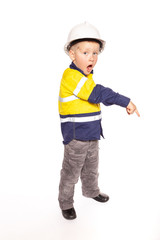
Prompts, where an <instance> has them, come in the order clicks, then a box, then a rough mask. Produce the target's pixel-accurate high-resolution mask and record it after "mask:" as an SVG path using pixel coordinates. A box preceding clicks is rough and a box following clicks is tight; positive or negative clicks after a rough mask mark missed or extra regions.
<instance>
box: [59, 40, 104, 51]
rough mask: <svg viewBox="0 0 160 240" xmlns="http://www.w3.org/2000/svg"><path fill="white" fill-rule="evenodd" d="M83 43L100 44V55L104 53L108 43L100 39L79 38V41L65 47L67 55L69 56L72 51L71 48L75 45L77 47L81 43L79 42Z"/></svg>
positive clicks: (69, 43) (68, 43)
mask: <svg viewBox="0 0 160 240" xmlns="http://www.w3.org/2000/svg"><path fill="white" fill-rule="evenodd" d="M83 41H92V42H97V43H99V44H100V53H101V52H103V50H104V48H105V44H106V42H105V41H104V40H102V39H99V38H79V39H75V40H73V41H71V42H67V43H66V44H65V45H64V51H65V53H66V54H67V55H69V50H70V49H71V47H72V46H73V45H75V44H76V43H79V42H83Z"/></svg>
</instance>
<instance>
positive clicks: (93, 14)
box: [0, 0, 160, 240]
mask: <svg viewBox="0 0 160 240" xmlns="http://www.w3.org/2000/svg"><path fill="white" fill-rule="evenodd" d="M158 4H159V1H158V0H157V1H156V0H145V1H144V0H134V1H131V0H121V1H119V0H105V1H103V0H99V1H94V0H93V1H90V0H88V1H86V0H81V1H73V0H67V1H62V0H59V1H54V0H53V1H49V0H45V1H43V0H39V1H38V0H37V1H36V0H28V1H23V0H21V1H20V0H19V1H17V0H15V1H8V0H2V1H1V2H0V239H2V240H35V239H38V240H52V239H54V240H63V239H70V240H73V239H74V240H82V239H84V240H85V239H87V240H89V239H90V240H101V239H108V240H117V239H120V240H121V239H123V240H160V204H159V203H160V165H159V160H160V153H159V148H160V146H159V135H160V128H159V122H160V114H159V80H160V31H159V30H160V14H159V13H160V7H159V5H158ZM84 21H88V22H89V23H91V24H93V25H95V26H96V27H97V28H98V29H99V31H100V33H101V36H102V38H104V39H105V40H106V48H105V51H104V52H103V53H102V54H101V55H100V56H99V61H98V63H97V65H96V67H95V71H94V73H95V74H94V79H95V82H96V83H99V84H102V85H104V86H106V87H110V88H112V89H113V90H115V91H118V92H119V93H121V94H124V95H126V96H128V97H130V98H131V99H132V101H133V102H134V103H135V104H136V105H137V108H138V109H139V112H140V114H141V117H140V118H138V117H137V116H136V114H134V115H132V116H128V115H127V114H126V111H125V109H124V108H120V107H117V106H112V107H108V108H107V107H104V106H102V113H103V129H104V135H105V139H104V140H101V141H100V166H99V172H100V176H99V185H100V188H101V190H102V192H105V193H107V194H109V196H110V201H109V202H108V203H106V204H100V203H97V202H95V201H93V200H92V199H87V198H84V197H82V195H81V184H80V182H79V183H78V184H77V185H76V191H75V208H76V211H77V215H78V217H77V219H76V220H75V221H71V222H68V221H66V220H65V219H63V217H62V216H61V211H60V209H59V206H58V201H57V198H58V185H59V175H60V169H61V164H62V159H63V144H62V136H61V132H60V123H59V115H58V105H57V99H58V93H59V85H60V80H61V76H62V73H63V71H64V70H65V68H67V67H68V65H69V64H70V59H69V58H68V56H67V55H66V54H65V53H64V51H63V46H64V44H65V42H66V40H67V35H68V32H69V31H70V29H71V28H72V27H73V26H74V25H76V24H78V23H82V22H84Z"/></svg>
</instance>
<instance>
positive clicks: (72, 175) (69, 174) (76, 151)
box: [58, 140, 88, 210]
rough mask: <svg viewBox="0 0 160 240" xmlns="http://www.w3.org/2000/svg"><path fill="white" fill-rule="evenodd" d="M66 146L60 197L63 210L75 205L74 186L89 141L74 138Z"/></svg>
mask: <svg viewBox="0 0 160 240" xmlns="http://www.w3.org/2000/svg"><path fill="white" fill-rule="evenodd" d="M64 148H65V149H64V160H63V164H62V170H61V179H60V185H59V198H58V199H59V205H60V208H61V209H62V210H66V209H69V208H72V207H73V202H74V201H73V196H74V187H75V184H76V183H77V182H78V179H79V176H80V173H81V170H82V167H83V165H84V162H85V159H86V155H87V150H88V142H82V141H77V140H72V141H71V142H70V143H69V144H67V145H65V146H64Z"/></svg>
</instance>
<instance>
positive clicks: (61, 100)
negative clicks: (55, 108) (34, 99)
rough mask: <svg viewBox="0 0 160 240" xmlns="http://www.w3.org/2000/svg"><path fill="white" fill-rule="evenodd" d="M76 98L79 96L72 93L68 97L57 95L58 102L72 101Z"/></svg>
mask: <svg viewBox="0 0 160 240" xmlns="http://www.w3.org/2000/svg"><path fill="white" fill-rule="evenodd" d="M76 99H79V98H78V97H76V96H74V95H72V96H69V97H65V98H61V97H59V101H60V102H70V101H73V100H76Z"/></svg>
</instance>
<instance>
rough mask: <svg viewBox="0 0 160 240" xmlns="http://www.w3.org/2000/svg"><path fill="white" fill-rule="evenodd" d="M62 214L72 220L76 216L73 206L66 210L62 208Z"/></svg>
mask: <svg viewBox="0 0 160 240" xmlns="http://www.w3.org/2000/svg"><path fill="white" fill-rule="evenodd" d="M62 215H63V217H64V218H65V219H67V220H73V219H75V218H76V217H77V215H76V212H75V209H74V208H70V209H67V210H62Z"/></svg>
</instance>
